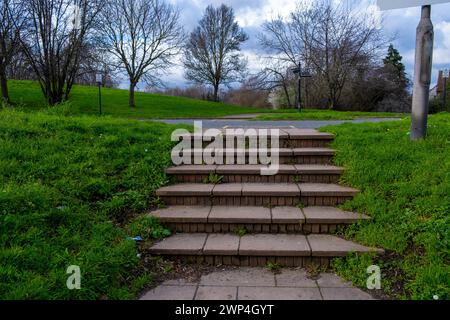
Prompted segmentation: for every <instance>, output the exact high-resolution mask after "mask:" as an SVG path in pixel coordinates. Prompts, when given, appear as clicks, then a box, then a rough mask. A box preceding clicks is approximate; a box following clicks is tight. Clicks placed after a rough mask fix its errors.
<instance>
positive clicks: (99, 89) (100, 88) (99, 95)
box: [98, 82, 102, 115]
mask: <svg viewBox="0 0 450 320" xmlns="http://www.w3.org/2000/svg"><path fill="white" fill-rule="evenodd" d="M98 106H99V109H100V115H102V84H101V83H100V82H99V83H98Z"/></svg>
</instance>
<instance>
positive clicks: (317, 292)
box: [141, 268, 374, 301]
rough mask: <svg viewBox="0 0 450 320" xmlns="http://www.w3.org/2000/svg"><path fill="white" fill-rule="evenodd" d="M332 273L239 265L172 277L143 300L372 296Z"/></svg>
mask: <svg viewBox="0 0 450 320" xmlns="http://www.w3.org/2000/svg"><path fill="white" fill-rule="evenodd" d="M373 299H374V298H372V296H371V295H369V294H368V293H366V292H364V291H362V290H360V289H356V288H354V287H352V286H351V284H349V283H347V282H344V281H343V280H342V279H341V278H339V277H338V276H336V275H334V274H331V273H324V274H321V275H320V276H319V277H318V279H317V280H311V279H309V278H308V277H307V273H306V271H305V270H303V269H285V270H283V271H282V272H281V273H280V274H276V275H275V274H274V273H273V272H270V271H268V270H267V269H265V268H239V269H236V270H231V271H220V272H214V273H210V274H208V275H204V276H202V277H201V279H200V281H198V282H186V281H185V280H182V279H180V280H171V281H167V282H165V283H163V284H162V285H161V286H159V287H157V288H155V289H154V290H151V291H150V292H148V293H147V294H146V295H144V296H143V297H142V298H141V300H244V301H249V300H266V301H271V300H373Z"/></svg>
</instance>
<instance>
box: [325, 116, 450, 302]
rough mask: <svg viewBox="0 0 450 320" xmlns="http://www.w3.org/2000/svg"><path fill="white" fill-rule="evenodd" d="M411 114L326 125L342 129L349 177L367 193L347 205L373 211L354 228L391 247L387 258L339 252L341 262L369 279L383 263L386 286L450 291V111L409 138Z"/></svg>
mask: <svg viewBox="0 0 450 320" xmlns="http://www.w3.org/2000/svg"><path fill="white" fill-rule="evenodd" d="M409 125H410V122H409V121H401V122H391V123H382V124H364V125H356V124H346V125H343V126H335V127H328V128H324V129H323V130H324V131H327V132H334V133H336V134H337V140H336V142H335V145H334V147H335V148H336V149H338V150H339V153H338V156H337V164H339V165H343V166H345V167H346V168H347V169H348V171H347V173H346V174H345V176H344V178H343V182H344V183H346V184H348V185H351V186H354V187H357V188H360V189H361V190H362V193H361V194H360V195H358V196H357V197H356V198H355V200H353V201H351V202H350V203H348V204H347V205H346V208H347V209H350V210H356V211H358V212H362V213H367V214H369V215H370V216H372V217H373V222H372V223H367V224H362V225H357V226H355V227H352V228H351V229H350V230H349V231H348V233H347V236H349V237H354V238H356V239H357V240H359V241H360V242H362V243H365V244H368V245H374V246H379V247H384V248H385V249H387V250H388V254H387V255H386V256H385V257H383V258H382V259H376V260H374V261H373V259H371V258H368V257H364V258H356V257H354V258H352V259H347V260H338V261H337V263H336V268H337V270H338V271H339V273H341V274H342V275H344V276H346V277H347V278H349V279H352V280H353V281H355V283H357V284H358V285H360V286H361V287H365V286H366V279H367V277H368V275H367V274H366V269H367V267H368V266H369V265H371V264H372V263H375V264H378V265H380V266H381V267H382V272H383V276H384V280H385V282H384V286H385V289H386V290H387V291H390V290H395V291H397V293H398V294H399V295H400V296H401V297H412V298H414V299H432V298H433V296H434V295H438V296H439V297H440V299H449V298H450V293H449V290H450V264H449V259H450V233H449V232H450V114H442V115H435V116H432V117H431V119H430V131H429V137H428V139H427V140H425V141H421V142H411V141H410V140H409V135H408V132H409Z"/></svg>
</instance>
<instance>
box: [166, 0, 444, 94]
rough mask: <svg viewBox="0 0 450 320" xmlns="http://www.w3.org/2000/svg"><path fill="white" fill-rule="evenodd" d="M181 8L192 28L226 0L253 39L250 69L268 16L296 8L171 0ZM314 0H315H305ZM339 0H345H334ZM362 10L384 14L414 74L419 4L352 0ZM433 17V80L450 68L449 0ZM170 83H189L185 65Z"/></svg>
mask: <svg viewBox="0 0 450 320" xmlns="http://www.w3.org/2000/svg"><path fill="white" fill-rule="evenodd" d="M168 1H169V2H171V3H172V4H174V5H175V6H177V7H178V8H179V9H180V12H181V22H182V23H183V25H184V28H185V30H186V31H187V32H190V31H191V30H192V29H193V28H194V27H195V26H196V24H197V23H198V21H199V20H200V18H201V16H202V14H203V12H204V10H205V8H206V6H208V5H209V4H213V5H215V6H218V5H220V4H221V3H225V4H227V5H229V6H232V7H233V8H234V10H235V14H236V18H237V20H238V22H239V24H240V26H241V27H243V28H244V30H245V31H246V32H247V33H248V34H249V36H250V40H249V41H248V42H247V43H246V44H245V45H244V47H243V53H244V54H245V55H246V56H247V57H248V59H249V63H250V65H249V67H250V71H251V72H252V71H257V70H258V69H259V68H260V66H259V65H258V60H257V56H258V55H259V54H260V53H261V50H260V48H259V47H258V42H257V39H256V36H257V35H258V33H259V32H260V31H261V25H262V24H263V23H264V22H265V21H266V20H268V19H270V18H272V17H276V16H278V15H281V16H285V17H286V16H288V15H289V13H290V12H291V11H292V10H293V9H295V6H296V4H297V1H295V0H168ZM302 1H314V0H302ZM333 1H336V2H339V1H346V0H333ZM353 2H354V3H357V5H358V6H359V7H360V8H361V9H363V10H372V11H375V12H376V14H378V15H380V17H381V16H383V21H384V23H383V26H382V27H383V29H384V30H385V32H386V34H387V35H395V36H396V40H395V41H394V45H395V46H396V47H397V48H398V49H399V51H400V54H401V55H402V56H403V60H404V63H405V64H406V66H407V71H408V74H409V76H410V77H411V78H412V75H413V65H414V47H415V30H416V27H417V24H418V22H419V19H420V8H409V9H399V10H392V11H388V12H383V13H381V12H380V11H379V9H378V7H377V6H376V0H360V1H357V0H353ZM432 19H433V23H434V27H435V53H434V66H433V82H436V80H435V79H436V77H437V70H439V69H443V68H445V67H447V68H450V0H449V3H448V4H437V5H434V6H433V8H432ZM164 80H165V83H166V84H167V85H168V86H181V87H183V86H186V85H187V82H186V81H185V80H184V78H183V69H182V68H181V67H175V68H173V70H172V71H171V74H170V75H167V76H165V79H164Z"/></svg>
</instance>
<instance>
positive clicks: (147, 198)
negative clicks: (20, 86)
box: [0, 107, 174, 299]
mask: <svg viewBox="0 0 450 320" xmlns="http://www.w3.org/2000/svg"><path fill="white" fill-rule="evenodd" d="M60 108H62V107H60ZM49 112H51V113H58V112H60V111H57V110H55V109H53V110H52V111H49ZM173 129H174V127H173V126H169V125H164V124H158V123H140V122H137V121H126V120H117V119H109V118H102V119H99V118H98V117H89V116H83V117H65V116H62V115H57V114H56V115H49V114H48V112H47V113H44V112H36V113H33V114H30V113H22V112H18V111H10V110H0V149H1V152H0V299H100V298H103V299H105V298H109V299H119V298H120V299H128V298H134V297H135V295H136V293H137V291H138V290H139V289H141V288H142V286H144V285H146V284H148V282H149V281H150V280H151V274H149V273H139V272H137V271H139V270H141V268H139V267H138V266H139V259H138V258H137V248H136V246H135V244H134V242H133V241H130V240H127V237H129V236H137V235H140V236H142V237H144V238H146V239H148V237H150V236H153V237H155V238H159V237H161V236H164V235H167V231H166V230H164V229H162V228H161V227H159V226H158V225H157V223H156V222H155V221H153V220H150V219H148V218H146V217H143V216H142V213H143V212H144V210H146V209H148V208H149V207H151V206H154V205H156V204H157V203H156V199H155V198H154V191H155V189H156V188H158V187H160V186H161V185H162V184H165V183H166V181H167V177H166V176H165V174H164V168H165V167H167V166H168V165H169V164H170V150H171V148H172V143H171V142H170V134H171V132H172V131H173ZM70 265H78V266H80V267H81V272H82V289H81V290H80V291H78V290H74V291H70V290H67V288H66V281H67V277H68V275H66V269H67V268H68V267H69V266H70Z"/></svg>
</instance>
